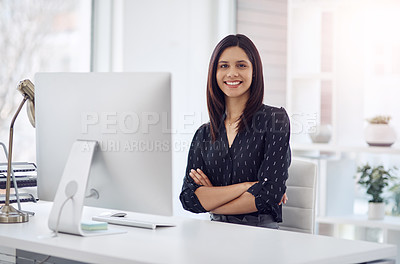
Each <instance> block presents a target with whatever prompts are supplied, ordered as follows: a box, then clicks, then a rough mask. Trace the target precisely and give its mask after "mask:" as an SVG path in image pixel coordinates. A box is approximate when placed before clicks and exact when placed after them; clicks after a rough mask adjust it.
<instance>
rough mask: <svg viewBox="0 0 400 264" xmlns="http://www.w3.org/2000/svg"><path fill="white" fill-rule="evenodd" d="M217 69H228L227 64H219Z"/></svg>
mask: <svg viewBox="0 0 400 264" xmlns="http://www.w3.org/2000/svg"><path fill="white" fill-rule="evenodd" d="M219 67H220V68H228V65H227V64H221V65H220V66H219Z"/></svg>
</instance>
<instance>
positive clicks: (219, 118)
mask: <svg viewBox="0 0 400 264" xmlns="http://www.w3.org/2000/svg"><path fill="white" fill-rule="evenodd" d="M236 46H237V47H239V48H241V49H243V50H244V52H245V53H246V55H247V57H249V60H250V62H251V64H252V65H253V80H252V83H251V85H250V97H249V99H248V101H247V103H246V106H245V108H244V110H243V114H242V116H241V117H240V119H239V120H240V121H239V124H238V131H242V130H243V129H245V128H246V127H248V126H249V124H250V123H249V122H251V119H252V117H253V115H254V113H255V112H256V111H257V110H258V109H259V108H260V107H261V105H262V102H263V98H264V77H263V69H262V63H261V58H260V54H259V53H258V51H257V48H256V46H255V45H254V43H253V42H252V41H251V40H250V39H249V38H248V37H246V36H245V35H242V34H237V35H229V36H227V37H225V38H224V39H222V40H221V41H220V42H219V43H218V44H217V46H216V47H215V49H214V51H213V53H212V55H211V60H210V65H209V67H208V78H207V108H208V115H209V117H210V124H211V138H212V141H215V140H216V138H217V134H218V131H219V128H220V126H221V125H223V121H224V120H223V115H224V113H225V96H224V93H223V92H222V91H221V89H220V88H219V86H218V83H217V78H216V73H217V66H218V60H219V58H220V56H221V54H222V52H223V51H224V50H225V49H227V48H229V47H236Z"/></svg>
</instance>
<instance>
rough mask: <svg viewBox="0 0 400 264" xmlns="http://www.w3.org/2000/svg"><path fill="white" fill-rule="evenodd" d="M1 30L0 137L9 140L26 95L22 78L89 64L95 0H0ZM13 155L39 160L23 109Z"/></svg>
mask: <svg viewBox="0 0 400 264" xmlns="http://www.w3.org/2000/svg"><path fill="white" fill-rule="evenodd" d="M0 31H1V35H0V54H1V57H0V141H2V142H4V143H6V145H7V144H8V133H9V126H10V122H11V118H12V117H13V115H14V113H15V111H16V107H17V106H18V105H19V103H20V102H21V100H22V96H21V95H20V94H19V93H18V92H17V91H16V87H17V85H18V82H19V81H21V80H23V79H30V80H32V82H34V74H35V73H36V72H43V71H46V72H60V71H65V72H69V71H74V72H77V71H89V70H90V45H91V43H90V40H91V1H90V0H84V1H78V0H69V1H62V0H54V1H53V0H52V1H47V0H35V1H32V0H0ZM24 108H25V107H24ZM3 157H4V156H3ZM2 159H3V158H2ZM4 159H5V158H4ZM13 160H15V161H34V160H35V130H34V128H32V127H31V125H30V123H29V121H28V118H27V115H26V113H25V109H23V111H21V113H20V115H19V116H18V119H17V121H16V123H15V131H14V153H13Z"/></svg>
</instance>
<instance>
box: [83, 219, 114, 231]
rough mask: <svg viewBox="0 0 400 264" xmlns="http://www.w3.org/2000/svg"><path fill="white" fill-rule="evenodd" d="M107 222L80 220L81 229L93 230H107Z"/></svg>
mask: <svg viewBox="0 0 400 264" xmlns="http://www.w3.org/2000/svg"><path fill="white" fill-rule="evenodd" d="M107 227H108V223H107V222H98V221H85V222H81V228H82V230H87V231H93V230H107Z"/></svg>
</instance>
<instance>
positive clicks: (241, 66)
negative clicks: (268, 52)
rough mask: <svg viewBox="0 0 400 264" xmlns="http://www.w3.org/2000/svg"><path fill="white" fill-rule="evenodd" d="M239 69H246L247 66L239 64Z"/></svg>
mask: <svg viewBox="0 0 400 264" xmlns="http://www.w3.org/2000/svg"><path fill="white" fill-rule="evenodd" d="M238 67H239V68H246V67H247V65H246V64H238Z"/></svg>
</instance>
